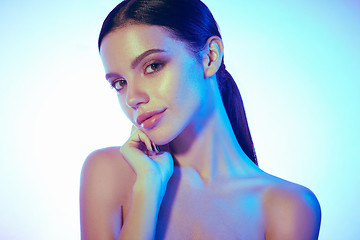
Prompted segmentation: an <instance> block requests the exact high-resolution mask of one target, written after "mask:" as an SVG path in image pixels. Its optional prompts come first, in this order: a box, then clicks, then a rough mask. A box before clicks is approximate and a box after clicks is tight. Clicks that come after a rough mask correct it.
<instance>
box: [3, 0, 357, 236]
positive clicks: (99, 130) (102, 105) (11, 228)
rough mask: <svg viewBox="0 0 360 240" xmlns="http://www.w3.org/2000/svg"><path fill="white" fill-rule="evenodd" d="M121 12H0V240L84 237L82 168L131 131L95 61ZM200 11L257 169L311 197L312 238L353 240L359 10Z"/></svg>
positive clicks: (46, 5) (351, 3)
mask: <svg viewBox="0 0 360 240" xmlns="http://www.w3.org/2000/svg"><path fill="white" fill-rule="evenodd" d="M225 2H226V4H225ZM117 3H118V1H115V0H107V1H105V0H90V1H86V0H77V1H73V0H71V1H70V0H63V1H45V0H32V1H25V0H20V1H11V0H5V1H2V2H1V6H0V20H1V21H0V48H1V51H0V53H1V58H0V90H1V94H0V239H6V240H7V239H31V240H32V239H34V240H35V239H36V240H39V239H41V240H42V239H44V240H45V239H53V240H54V239H59V240H60V239H62V240H64V239H67V240H71V239H79V238H80V231H79V207H78V191H79V180H80V171H81V167H82V164H83V161H84V159H85V158H86V156H87V155H88V154H89V153H90V152H91V151H93V150H95V149H97V148H102V147H106V146H112V145H120V144H122V143H123V142H124V141H125V140H126V138H127V136H128V134H129V132H130V124H129V121H128V120H127V119H126V117H125V116H124V115H123V114H122V112H121V109H120V107H119V106H118V103H117V98H116V94H115V92H113V91H112V90H110V88H109V86H108V84H107V83H106V82H105V79H104V71H103V68H102V64H101V62H100V59H99V57H98V52H97V36H98V33H99V30H100V27H101V24H102V21H103V19H104V18H105V16H106V15H107V13H108V12H109V11H110V10H111V9H112V8H113V7H114V6H115V5H116V4H117ZM205 3H206V4H208V6H209V8H210V9H211V10H212V12H213V14H214V15H215V18H216V19H217V21H218V23H219V25H220V28H221V32H222V34H223V38H224V42H225V60H226V61H225V62H226V63H227V68H228V69H229V71H230V72H231V73H232V74H233V76H234V78H235V79H236V81H237V82H238V85H239V87H240V90H241V93H242V95H243V99H244V102H245V106H246V110H247V116H248V120H249V124H250V128H251V132H252V135H253V140H254V143H255V148H256V150H257V155H258V159H259V162H260V166H261V168H262V169H263V170H265V171H268V172H270V173H272V174H274V175H277V176H279V177H282V178H285V179H287V180H290V181H293V182H296V183H299V184H302V185H305V186H307V187H309V188H310V189H311V190H312V191H313V192H314V193H315V194H316V196H317V197H318V199H319V201H320V204H321V207H322V214H323V216H322V226H321V231H320V239H324V240H325V239H326V240H328V239H330V240H331V239H347V240H349V239H358V237H359V234H358V231H359V229H358V228H359V226H360V217H359V214H360V212H359V207H358V203H359V202H360V190H359V183H360V174H359V172H358V169H359V167H360V157H359V149H360V141H359V137H360V127H359V123H360V107H359V105H360V2H359V1H358V0H336V1H335V0H297V1H280V0H268V1H260V0H255V1H245V0H244V1H242V0H237V1H229V0H227V1H216V0H207V1H205Z"/></svg>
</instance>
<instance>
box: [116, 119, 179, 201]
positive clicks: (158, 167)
mask: <svg viewBox="0 0 360 240" xmlns="http://www.w3.org/2000/svg"><path fill="white" fill-rule="evenodd" d="M120 152H121V153H122V155H123V156H124V158H125V160H126V161H127V162H128V163H129V165H130V166H131V168H132V169H133V170H134V172H135V173H136V176H137V183H140V184H141V185H142V187H147V186H148V187H152V186H153V187H156V186H159V187H160V188H161V193H162V195H163V194H164V193H165V190H166V186H167V183H168V181H169V179H170V177H171V175H172V174H173V169H174V163H173V159H172V156H171V154H170V153H168V152H160V151H159V148H158V147H157V146H156V145H155V144H154V143H153V142H152V141H151V140H150V139H149V137H148V136H147V135H146V134H145V133H144V132H142V131H141V130H139V129H137V128H136V127H134V126H133V128H132V132H131V136H130V138H129V139H128V140H127V141H126V143H125V144H124V145H123V146H122V147H121V149H120ZM144 184H145V185H144ZM158 184H160V185H158Z"/></svg>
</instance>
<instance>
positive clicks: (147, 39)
mask: <svg viewBox="0 0 360 240" xmlns="http://www.w3.org/2000/svg"><path fill="white" fill-rule="evenodd" d="M182 46H183V47H184V46H185V43H183V42H181V41H178V40H175V39H174V37H173V36H172V34H171V33H170V32H169V31H168V30H166V29H165V28H164V27H160V26H154V25H145V24H132V25H127V26H125V27H122V28H118V29H116V30H114V31H112V32H110V33H109V34H108V35H107V36H105V38H104V39H103V41H102V44H101V48H100V52H102V51H108V50H110V49H111V52H113V51H114V50H115V51H116V50H118V51H121V52H124V53H127V54H131V55H132V54H133V55H138V54H141V53H142V52H144V51H147V50H148V49H164V50H166V51H169V52H171V51H172V50H176V49H178V48H179V47H182Z"/></svg>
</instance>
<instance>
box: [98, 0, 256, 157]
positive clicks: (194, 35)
mask: <svg viewBox="0 0 360 240" xmlns="http://www.w3.org/2000/svg"><path fill="white" fill-rule="evenodd" d="M129 23H130V24H131V23H140V24H149V25H157V26H162V27H165V28H166V29H167V30H169V31H170V33H171V34H172V35H173V36H174V38H176V39H178V40H181V41H183V42H185V43H186V44H187V46H188V47H189V49H190V50H191V51H193V52H194V53H198V52H200V51H201V50H202V49H203V47H204V45H205V44H206V42H207V40H208V39H209V38H210V37H211V36H218V37H220V38H221V35H220V32H219V29H218V25H217V23H216V21H215V19H214V17H213V15H212V14H211V12H210V10H209V9H208V8H207V6H206V5H205V4H204V3H203V2H201V1H200V0H125V1H122V2H121V3H120V4H119V5H117V6H116V7H115V8H114V9H113V10H112V11H111V12H110V13H109V15H108V16H107V17H106V19H105V21H104V23H103V25H102V28H101V31H100V35H99V40H98V47H99V49H100V45H101V42H102V40H103V38H104V37H105V36H106V35H107V34H109V33H110V32H112V31H114V30H115V29H117V28H120V27H123V26H125V25H126V24H129ZM216 77H217V82H218V85H219V90H220V93H221V98H222V101H223V103H224V106H225V109H226V112H227V115H228V117H229V120H230V123H231V126H232V129H233V131H234V133H235V136H236V138H237V141H238V142H239V144H240V146H241V148H242V149H243V151H244V152H245V153H246V155H247V156H248V157H249V158H250V159H251V160H252V161H253V162H254V163H255V164H258V163H257V158H256V154H255V149H254V144H253V141H252V138H251V134H250V131H249V126H248V122H247V119H246V114H245V109H244V105H243V101H242V98H241V95H240V92H239V89H238V87H237V85H236V83H235V81H234V79H233V78H232V76H231V75H230V73H229V72H228V71H227V70H226V67H225V64H224V59H223V61H222V63H221V66H220V68H219V70H218V72H217V73H216Z"/></svg>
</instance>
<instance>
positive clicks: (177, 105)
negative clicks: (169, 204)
mask: <svg viewBox="0 0 360 240" xmlns="http://www.w3.org/2000/svg"><path fill="white" fill-rule="evenodd" d="M100 55H101V59H102V61H103V64H104V68H105V72H106V79H107V80H108V81H109V83H110V84H111V85H112V86H113V87H114V88H115V90H116V91H117V92H118V99H119V102H120V105H121V107H122V109H123V111H124V112H125V114H126V116H127V117H128V118H129V119H130V120H131V121H132V123H133V124H134V125H135V126H136V127H137V128H139V129H141V130H142V131H144V132H145V133H146V134H147V135H148V136H149V138H150V139H151V140H152V141H154V142H155V143H156V144H158V145H163V144H167V143H169V142H170V141H172V140H173V139H174V138H175V137H176V136H177V135H178V134H179V133H181V132H182V131H183V129H184V128H185V127H187V126H188V125H189V124H192V123H193V122H196V120H197V119H200V118H203V117H204V111H205V112H206V110H205V108H204V106H205V105H206V95H207V93H206V92H207V84H206V80H205V78H204V71H203V68H202V64H201V62H199V61H198V60H197V59H196V58H195V56H194V54H193V53H191V52H190V51H189V50H188V49H187V48H186V45H185V43H184V42H181V41H177V40H174V38H172V37H171V35H170V33H169V32H168V31H166V30H165V29H164V28H162V27H159V26H150V25H142V24H134V25H128V26H126V27H123V28H120V29H116V30H115V31H113V32H111V33H109V34H108V35H107V36H106V37H105V38H104V39H103V41H102V44H101V48H100Z"/></svg>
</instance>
